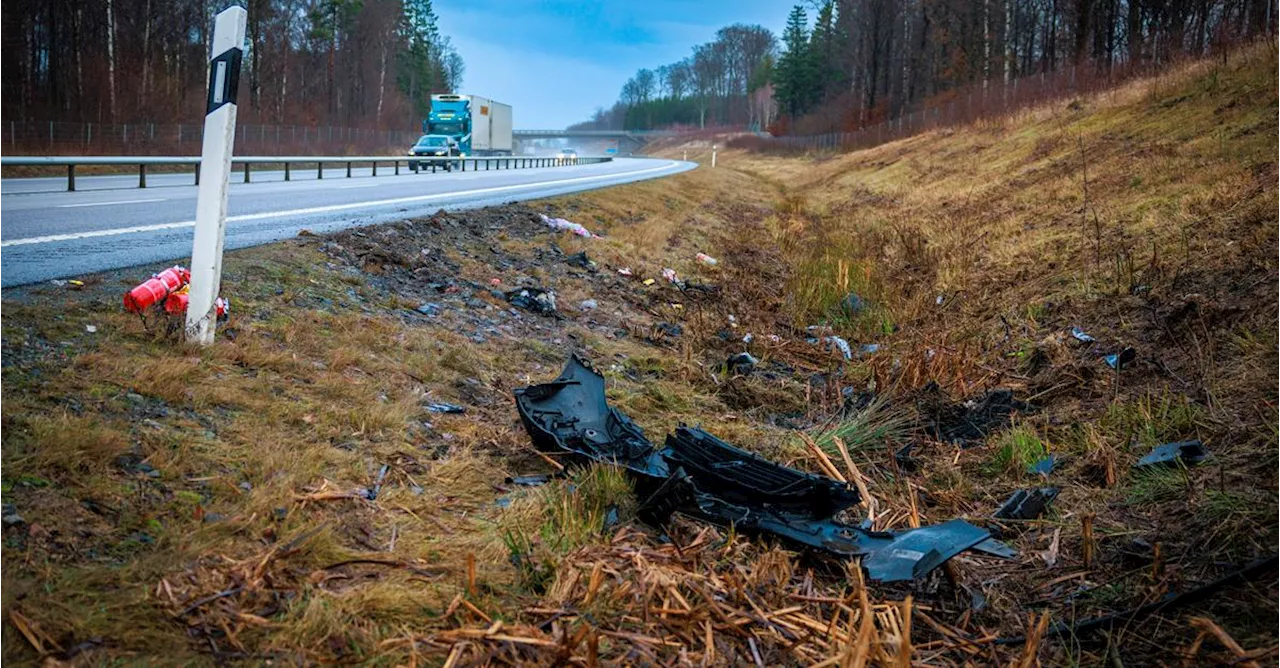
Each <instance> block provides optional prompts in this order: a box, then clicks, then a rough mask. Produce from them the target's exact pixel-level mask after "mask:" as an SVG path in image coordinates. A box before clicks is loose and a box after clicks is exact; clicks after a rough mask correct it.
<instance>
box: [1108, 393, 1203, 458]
mask: <svg viewBox="0 0 1280 668" xmlns="http://www.w3.org/2000/svg"><path fill="white" fill-rule="evenodd" d="M1205 417H1206V416H1205V411H1204V409H1203V408H1201V407H1200V406H1198V405H1197V404H1195V403H1192V401H1191V400H1190V399H1188V398H1187V397H1185V396H1176V395H1172V394H1169V393H1167V392H1165V393H1162V394H1160V395H1155V394H1147V395H1145V396H1142V397H1139V398H1138V399H1137V400H1135V401H1129V402H1123V403H1119V402H1118V403H1113V404H1111V405H1110V406H1108V407H1107V412H1106V414H1105V415H1103V416H1102V420H1101V423H1100V426H1101V428H1102V430H1103V431H1104V432H1106V433H1107V434H1108V435H1109V436H1111V437H1112V438H1113V439H1116V440H1117V442H1120V443H1130V442H1135V441H1136V442H1137V443H1138V444H1140V445H1142V446H1143V447H1144V448H1151V447H1155V446H1157V445H1160V444H1162V443H1169V442H1171V441H1177V440H1182V439H1186V438H1192V437H1194V436H1195V435H1196V430H1197V427H1198V426H1199V425H1200V424H1201V423H1202V422H1203V421H1204V420H1205Z"/></svg>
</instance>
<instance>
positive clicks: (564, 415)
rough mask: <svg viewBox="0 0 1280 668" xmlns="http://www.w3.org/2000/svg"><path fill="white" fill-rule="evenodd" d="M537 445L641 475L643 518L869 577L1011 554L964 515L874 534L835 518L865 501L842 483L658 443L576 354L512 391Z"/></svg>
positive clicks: (731, 450) (706, 443) (707, 446)
mask: <svg viewBox="0 0 1280 668" xmlns="http://www.w3.org/2000/svg"><path fill="white" fill-rule="evenodd" d="M515 397H516V408H517V410H518V411H519V413H520V419H521V421H522V422H523V423H524V426H525V429H526V430H527V431H528V432H529V436H530V438H531V439H532V440H533V443H534V445H535V446H536V447H537V448H538V449H539V450H541V451H543V452H546V453H550V454H558V455H563V456H567V457H568V458H569V461H570V463H576V464H587V463H590V462H603V463H610V464H616V465H619V466H622V467H624V468H625V469H626V470H627V471H628V472H630V473H631V475H632V477H633V479H634V480H635V482H636V492H637V494H638V495H639V498H640V499H641V503H640V517H641V518H642V519H644V520H645V521H647V522H651V523H654V524H661V523H663V522H665V521H666V520H667V519H668V518H669V517H670V516H671V514H672V513H676V512H679V513H683V514H685V515H689V516H691V517H695V518H699V519H704V520H707V521H710V522H714V523H716V524H722V525H726V526H733V527H734V528H735V529H737V530H739V531H742V532H743V533H746V534H754V535H768V536H772V537H775V538H779V539H782V540H784V541H786V542H788V543H791V544H793V545H799V546H803V547H806V548H811V549H814V550H818V551H821V552H825V553H827V554H829V555H831V556H835V557H840V558H850V557H861V559H862V566H863V568H864V569H866V572H867V576H868V577H869V578H871V579H872V580H878V581H881V582H896V581H907V580H914V579H917V578H919V577H921V576H923V575H926V574H927V573H929V572H930V571H932V570H933V569H935V568H937V567H938V566H940V565H941V564H942V563H943V562H945V561H946V560H948V559H950V558H951V557H953V556H955V555H956V554H959V553H960V552H961V551H963V550H966V549H969V548H974V547H980V548H981V549H982V551H984V552H991V553H998V554H1000V555H1001V556H1007V555H1008V554H1010V553H1011V551H1009V550H1008V548H1005V547H1004V546H1003V545H1002V544H1000V543H999V542H998V541H995V540H994V539H992V538H991V536H990V533H989V532H988V531H987V530H985V529H982V528H980V527H977V526H974V525H972V524H970V523H968V522H965V521H964V520H959V519H957V520H951V521H949V522H944V523H942V524H938V525H935V526H929V527H921V528H918V529H910V530H906V531H894V532H879V531H868V530H865V529H862V528H859V527H856V526H853V525H849V524H845V523H843V522H840V521H839V520H837V519H835V515H836V514H837V513H839V512H841V511H843V510H846V509H848V508H850V507H852V506H853V505H854V504H856V503H857V502H858V501H859V496H858V493H857V491H856V490H855V489H854V488H852V487H850V486H849V485H848V484H846V483H842V482H839V481H836V480H832V479H830V478H827V477H825V476H820V475H815V474H812V473H806V472H804V471H799V470H796V469H792V468H789V467H786V466H782V465H781V464H777V463H775V462H772V461H769V460H768V459H765V458H764V457H761V456H759V455H757V454H754V453H751V452H748V451H746V450H743V449H741V448H738V447H736V446H733V445H730V444H729V443H726V442H724V441H722V440H720V439H718V438H716V437H715V436H713V435H711V434H709V433H707V432H705V431H703V430H702V429H698V428H694V427H685V426H681V427H680V428H678V429H677V430H676V431H675V433H673V434H670V435H668V436H667V440H666V443H665V445H664V447H663V448H662V449H661V450H658V449H656V448H655V447H654V446H653V444H652V443H651V442H650V441H649V440H648V439H646V438H645V436H644V432H643V431H642V430H641V429H640V427H638V426H637V425H636V424H635V423H633V422H632V421H631V419H630V418H629V417H627V416H626V415H624V414H623V413H622V412H620V411H618V410H617V409H615V408H612V407H610V406H609V405H608V401H607V400H606V399H605V384H604V377H603V376H601V375H600V374H599V373H597V372H596V371H595V370H594V369H592V368H591V367H590V366H589V365H588V364H587V363H586V362H584V361H583V360H582V359H580V358H578V357H577V356H574V357H573V358H571V359H570V360H569V362H568V364H567V365H566V366H565V369H564V371H563V372H562V373H561V374H560V377H559V378H557V379H556V380H554V381H552V382H550V383H543V384H540V385H532V386H530V387H526V388H522V389H518V390H516V391H515Z"/></svg>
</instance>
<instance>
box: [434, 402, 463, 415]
mask: <svg viewBox="0 0 1280 668" xmlns="http://www.w3.org/2000/svg"><path fill="white" fill-rule="evenodd" d="M427 410H429V411H431V412H432V413H451V414H455V415H460V414H462V413H466V412H467V409H466V408H463V407H462V406H458V405H455V404H446V403H444V402H443V401H436V402H432V403H429V404H427Z"/></svg>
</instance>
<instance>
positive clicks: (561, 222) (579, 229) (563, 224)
mask: <svg viewBox="0 0 1280 668" xmlns="http://www.w3.org/2000/svg"><path fill="white" fill-rule="evenodd" d="M538 215H540V216H542V222H544V223H546V224H547V227H550V228H551V229H553V230H565V231H568V232H572V233H574V234H576V235H578V236H580V237H586V238H588V239H590V238H592V237H594V236H595V235H594V234H592V233H591V231H590V230H588V229H587V228H585V227H583V226H581V225H579V224H577V223H574V222H570V221H567V220H565V219H564V218H552V217H550V216H548V215H547V214H545V213H540V214H538Z"/></svg>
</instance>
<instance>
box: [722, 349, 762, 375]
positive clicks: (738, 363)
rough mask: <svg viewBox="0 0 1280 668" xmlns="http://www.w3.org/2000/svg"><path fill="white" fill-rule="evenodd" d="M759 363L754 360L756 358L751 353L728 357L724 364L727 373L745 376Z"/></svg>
mask: <svg viewBox="0 0 1280 668" xmlns="http://www.w3.org/2000/svg"><path fill="white" fill-rule="evenodd" d="M759 363H760V360H758V359H756V357H755V356H754V355H752V354H751V353H738V354H737V355H733V356H730V357H729V359H728V360H727V361H726V362H725V367H726V368H727V369H728V370H729V373H736V374H741V375H744V376H745V375H747V374H749V373H751V370H752V369H754V368H755V366H756V365H757V364H759Z"/></svg>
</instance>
